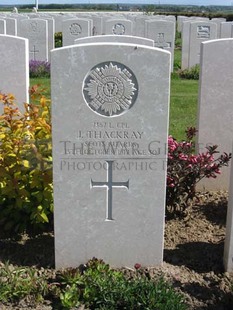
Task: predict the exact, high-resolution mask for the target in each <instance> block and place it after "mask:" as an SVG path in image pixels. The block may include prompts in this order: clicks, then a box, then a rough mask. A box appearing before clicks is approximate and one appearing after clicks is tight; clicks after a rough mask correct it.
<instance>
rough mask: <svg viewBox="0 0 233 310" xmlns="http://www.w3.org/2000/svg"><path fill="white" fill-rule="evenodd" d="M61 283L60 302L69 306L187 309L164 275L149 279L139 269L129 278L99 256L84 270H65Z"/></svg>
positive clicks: (153, 309) (64, 305) (149, 309)
mask: <svg viewBox="0 0 233 310" xmlns="http://www.w3.org/2000/svg"><path fill="white" fill-rule="evenodd" d="M62 283H63V288H62V292H61V295H60V299H61V303H62V305H63V307H65V308H69V309H70V308H71V307H77V306H80V305H81V304H83V305H85V307H88V309H95V310H97V309H102V310H104V309H106V310H117V309H119V310H121V309H122V310H123V309H126V310H145V309H148V310H155V309H157V310H165V309H169V310H173V309H174V310H175V309H176V310H184V309H187V307H186V305H185V303H184V301H183V298H182V296H181V295H180V294H178V293H177V292H175V290H174V289H173V288H172V287H171V286H170V285H169V284H168V283H166V282H164V280H163V279H162V278H159V279H157V280H150V279H148V278H147V277H146V276H143V275H142V274H140V273H138V274H136V276H135V277H134V278H132V279H127V278H126V277H125V276H124V274H123V273H122V272H121V271H117V270H112V269H110V267H109V265H107V264H105V263H104V262H103V261H101V260H100V261H99V260H97V259H93V260H91V261H89V263H88V264H87V268H86V270H85V271H84V272H83V273H82V274H81V273H80V272H79V271H78V270H75V269H70V270H68V271H65V273H64V274H63V275H62Z"/></svg>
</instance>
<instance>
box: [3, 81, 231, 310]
mask: <svg viewBox="0 0 233 310" xmlns="http://www.w3.org/2000/svg"><path fill="white" fill-rule="evenodd" d="M30 84H31V85H34V84H41V86H42V87H43V88H45V89H47V90H46V91H45V92H44V94H45V96H46V97H50V86H49V84H50V80H49V79H45V78H44V79H43V78H42V79H31V81H30ZM197 93H198V81H197V80H182V79H180V78H178V77H177V76H175V75H174V76H173V78H172V81H171V106H170V129H169V133H170V134H171V135H172V136H174V137H175V138H176V139H177V140H178V141H180V140H182V139H185V133H184V130H185V129H186V128H187V127H190V126H195V125H196V117H195V115H196V112H197V97H198V94H197ZM227 200H228V194H227V192H199V193H198V194H197V197H196V198H195V199H194V200H193V201H192V202H191V203H190V205H189V206H188V207H187V209H186V213H185V216H183V217H180V218H179V217H175V218H174V217H171V218H168V217H167V218H166V224H165V239H164V243H165V244H164V263H163V266H161V267H157V268H152V267H147V268H146V267H140V261H135V264H136V265H135V268H134V269H132V268H128V267H127V266H125V267H124V268H122V269H121V271H122V272H123V274H124V275H125V276H126V277H127V278H128V279H132V278H134V277H136V275H137V276H138V275H144V276H145V277H146V278H149V279H151V280H153V279H157V278H160V277H161V276H162V277H163V278H164V279H165V281H167V282H169V283H171V285H172V287H173V288H175V290H176V291H177V292H179V293H181V294H182V296H184V300H185V303H186V304H187V309H191V310H192V309H199V310H201V309H212V310H224V309H226V310H227V309H232V308H233V296H232V291H233V278H232V275H231V274H229V273H226V272H224V269H223V247H224V240H225V225H226V211H227ZM52 226H53V225H52V223H51V227H50V229H48V230H47V231H45V232H44V233H40V234H36V233H27V234H26V233H24V234H20V235H16V234H15V233H11V234H10V233H6V232H3V231H2V230H1V231H0V248H1V251H0V270H5V271H6V275H5V280H6V277H9V279H11V285H10V284H9V285H8V286H4V288H3V286H1V284H0V296H1V295H3V294H6V296H7V294H8V296H11V298H10V299H9V300H10V301H5V302H3V301H0V309H1V310H2V309H3V310H5V309H6V310H13V309H16V310H22V309H37V310H49V309H79V308H78V307H73V308H72V307H67V308H65V307H61V305H60V304H58V301H57V299H56V298H55V297H54V295H52V294H46V296H45V298H44V299H43V300H42V299H40V298H39V297H40V296H38V295H37V294H36V290H37V289H38V290H39V289H40V290H41V291H43V285H44V282H43V281H41V283H39V282H38V281H37V280H36V279H35V277H33V274H35V272H36V277H39V278H40V277H41V279H42V278H43V279H44V278H45V279H46V281H47V282H46V283H47V284H48V286H50V287H51V286H54V287H56V286H57V287H59V286H60V285H61V282H59V281H60V280H59V275H60V274H61V272H60V271H56V270H55V269H54V267H55V262H54V234H53V229H52ZM139 246H140V245H139ZM98 258H99V259H101V257H98ZM83 267H85V266H82V268H83ZM71 272H72V271H71ZM25 274H30V275H31V276H32V277H31V279H32V280H31V282H30V281H29V282H27V276H25ZM20 275H23V276H22V277H23V279H24V282H19V278H20ZM0 276H1V275H0ZM17 277H18V278H17ZM2 279H3V280H4V277H3V276H2ZM9 283H10V282H9ZM35 288H36V290H35ZM33 289H34V291H33ZM109 289H110V290H111V287H110V288H109ZM20 292H21V293H20ZM27 292H30V294H29V293H28V294H27ZM138 295H140V291H139V292H138ZM80 309H84V308H82V307H80ZM92 309H94V308H92ZM102 309H103V308H102ZM105 309H107V308H105ZM114 309H115V308H114ZM117 309H121V308H117ZM124 309H125V308H124ZM148 309H153V308H148ZM166 309H168V310H172V309H178V308H169V307H167V308H166ZM179 309H180V308H179Z"/></svg>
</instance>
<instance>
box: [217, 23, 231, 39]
mask: <svg viewBox="0 0 233 310" xmlns="http://www.w3.org/2000/svg"><path fill="white" fill-rule="evenodd" d="M232 27H233V22H222V23H221V24H220V37H221V39H224V38H233V31H232V29H233V28H232Z"/></svg>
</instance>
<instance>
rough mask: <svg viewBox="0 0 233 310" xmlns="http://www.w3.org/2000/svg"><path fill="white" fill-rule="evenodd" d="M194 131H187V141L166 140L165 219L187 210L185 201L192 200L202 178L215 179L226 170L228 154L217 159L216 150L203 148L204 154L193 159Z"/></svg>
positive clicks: (171, 138) (229, 155) (170, 138)
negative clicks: (166, 216)
mask: <svg viewBox="0 0 233 310" xmlns="http://www.w3.org/2000/svg"><path fill="white" fill-rule="evenodd" d="M196 132H197V130H196V129H195V128H193V127H190V128H188V129H187V130H186V136H187V141H183V142H177V141H176V140H175V139H174V138H173V137H172V136H169V139H168V166H167V194H166V205H167V215H180V214H182V213H183V212H184V211H185V209H186V208H187V205H188V201H189V200H190V199H192V198H194V196H195V187H196V184H197V183H198V182H199V181H200V180H202V179H203V178H216V177H217V175H218V174H220V173H221V172H220V169H221V168H222V167H224V166H228V164H229V161H230V159H231V154H227V153H223V154H221V155H220V156H219V157H217V154H218V153H219V152H218V151H217V146H216V145H214V146H208V147H206V152H205V153H201V154H197V155H194V149H195V144H194V142H193V138H194V137H195V134H196Z"/></svg>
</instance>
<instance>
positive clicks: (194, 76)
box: [178, 65, 200, 80]
mask: <svg viewBox="0 0 233 310" xmlns="http://www.w3.org/2000/svg"><path fill="white" fill-rule="evenodd" d="M178 74H179V76H180V77H181V78H182V79H188V80H198V79H199V74H200V65H195V66H193V67H192V68H190V69H184V70H178Z"/></svg>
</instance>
